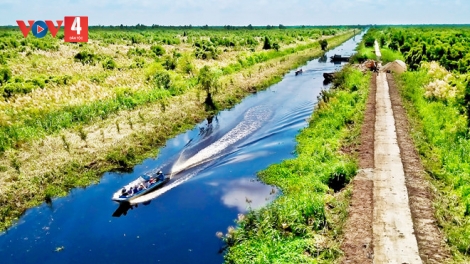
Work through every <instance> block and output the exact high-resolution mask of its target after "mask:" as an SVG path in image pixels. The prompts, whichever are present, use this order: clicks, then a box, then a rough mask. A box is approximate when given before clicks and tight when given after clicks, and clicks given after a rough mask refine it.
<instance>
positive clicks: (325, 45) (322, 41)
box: [320, 39, 328, 51]
mask: <svg viewBox="0 0 470 264" xmlns="http://www.w3.org/2000/svg"><path fill="white" fill-rule="evenodd" d="M320 46H321V49H322V50H325V51H326V49H327V48H328V41H327V40H326V39H322V40H320Z"/></svg>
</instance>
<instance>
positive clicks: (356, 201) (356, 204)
mask: <svg viewBox="0 0 470 264" xmlns="http://www.w3.org/2000/svg"><path fill="white" fill-rule="evenodd" d="M375 94H376V75H375V74H374V75H373V76H372V79H371V83H370V91H369V98H368V99H367V105H366V112H365V114H364V123H363V124H362V129H361V143H360V144H361V145H360V147H359V168H360V171H359V173H358V175H357V176H356V177H355V178H354V180H353V183H352V184H353V192H352V198H351V205H350V207H349V212H348V213H349V216H348V220H347V222H346V225H345V228H344V234H345V237H344V241H343V244H342V246H341V249H342V250H343V251H344V255H345V258H344V259H343V263H364V264H367V263H372V260H373V252H374V249H373V243H372V220H373V217H372V216H373V212H374V211H373V192H372V190H373V188H374V182H373V181H372V170H373V168H374V132H375V128H374V127H375Z"/></svg>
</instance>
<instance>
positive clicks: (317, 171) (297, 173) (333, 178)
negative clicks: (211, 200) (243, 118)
mask: <svg viewBox="0 0 470 264" xmlns="http://www.w3.org/2000/svg"><path fill="white" fill-rule="evenodd" d="M341 75H342V80H344V82H343V83H341V84H340V85H339V86H338V87H337V88H335V89H332V90H330V91H327V92H324V93H323V96H322V99H321V101H320V102H319V103H318V104H317V107H316V109H315V111H314V113H313V115H312V118H311V121H310V124H309V126H308V127H307V128H305V129H303V130H302V131H301V133H300V134H299V135H298V136H297V142H298V146H297V148H296V152H297V157H296V158H294V159H291V160H285V161H283V162H282V163H281V164H276V165H271V166H270V167H269V168H268V169H266V170H265V171H262V172H260V173H259V177H260V178H261V180H263V181H264V182H266V183H267V184H272V185H276V186H279V187H280V188H281V190H282V196H281V197H279V198H278V199H277V200H275V201H274V202H273V203H272V204H270V205H269V206H267V207H266V208H263V209H260V210H258V211H251V212H249V213H248V214H247V215H246V216H242V217H240V219H239V220H238V221H237V224H238V228H237V229H231V228H230V229H229V232H228V233H227V234H226V235H225V237H224V239H225V241H226V243H227V244H228V246H229V249H228V252H227V254H226V256H225V261H226V262H227V263H331V262H332V261H334V260H336V259H338V258H339V257H340V256H341V251H340V249H339V242H340V238H341V234H342V226H343V223H344V221H345V219H346V216H347V207H348V204H349V200H348V199H349V196H350V190H349V189H347V188H346V189H343V191H341V192H339V193H335V190H339V189H342V188H343V187H345V186H346V185H347V183H348V182H349V181H350V180H351V178H352V177H353V176H354V175H355V174H356V170H357V167H358V165H357V157H355V156H354V155H352V154H346V153H342V152H341V148H342V147H344V146H347V145H351V144H357V140H358V137H359V131H360V126H361V124H362V120H363V114H364V109H365V100H366V98H367V96H368V88H369V79H370V75H368V74H366V75H364V74H363V73H362V72H360V71H358V70H355V69H353V68H345V69H343V71H342V73H341Z"/></svg>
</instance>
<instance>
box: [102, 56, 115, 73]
mask: <svg viewBox="0 0 470 264" xmlns="http://www.w3.org/2000/svg"><path fill="white" fill-rule="evenodd" d="M102 65H103V68H104V69H105V70H114V69H115V68H116V67H117V64H116V62H115V61H114V60H113V59H112V58H108V59H106V60H105V61H103V64H102Z"/></svg>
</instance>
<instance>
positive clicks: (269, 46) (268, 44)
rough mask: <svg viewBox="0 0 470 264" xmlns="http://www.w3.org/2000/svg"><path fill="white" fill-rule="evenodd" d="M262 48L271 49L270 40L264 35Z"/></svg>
mask: <svg viewBox="0 0 470 264" xmlns="http://www.w3.org/2000/svg"><path fill="white" fill-rule="evenodd" d="M263 49H265V50H266V49H272V45H271V40H270V39H269V38H268V36H265V37H264V43H263Z"/></svg>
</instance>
